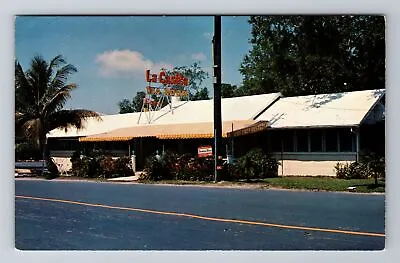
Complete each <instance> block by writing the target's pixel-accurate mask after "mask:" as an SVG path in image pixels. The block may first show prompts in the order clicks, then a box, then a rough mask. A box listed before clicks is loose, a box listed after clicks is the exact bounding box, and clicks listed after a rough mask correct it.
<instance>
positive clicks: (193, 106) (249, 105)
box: [154, 93, 281, 124]
mask: <svg viewBox="0 0 400 263" xmlns="http://www.w3.org/2000/svg"><path fill="white" fill-rule="evenodd" d="M280 96H281V94H280V93H270V94H260V95H252V96H243V97H234V98H223V99H221V118H222V121H232V120H252V119H254V118H255V117H256V116H257V115H258V114H260V113H261V112H262V110H264V109H265V108H266V107H268V106H269V105H271V104H272V103H273V102H274V101H275V100H276V99H277V98H279V97H280ZM167 107H168V106H167ZM213 120H214V100H213V99H210V100H197V101H187V102H184V103H183V104H182V105H180V106H178V107H176V108H175V109H174V110H173V112H172V113H171V112H169V113H168V114H164V115H162V116H161V117H159V118H158V119H156V120H155V122H154V123H156V124H170V123H171V124H172V123H197V122H212V121H213Z"/></svg>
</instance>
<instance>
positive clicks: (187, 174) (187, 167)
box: [175, 154, 214, 181]
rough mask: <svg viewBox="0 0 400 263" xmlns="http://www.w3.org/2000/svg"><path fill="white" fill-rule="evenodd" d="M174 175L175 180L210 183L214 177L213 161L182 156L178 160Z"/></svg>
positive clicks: (186, 155) (187, 155) (188, 155)
mask: <svg viewBox="0 0 400 263" xmlns="http://www.w3.org/2000/svg"><path fill="white" fill-rule="evenodd" d="M175 174H176V175H175V180H186V181H211V180H213V177H214V176H213V174H214V162H213V159H208V158H199V157H197V156H196V157H193V156H191V155H190V154H185V155H182V156H181V157H179V158H178V165H177V170H176V171H175Z"/></svg>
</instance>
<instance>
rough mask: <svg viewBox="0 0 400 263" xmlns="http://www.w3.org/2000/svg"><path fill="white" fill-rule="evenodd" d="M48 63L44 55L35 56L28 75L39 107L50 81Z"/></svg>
mask: <svg viewBox="0 0 400 263" xmlns="http://www.w3.org/2000/svg"><path fill="white" fill-rule="evenodd" d="M47 69H48V64H47V62H46V61H45V60H44V59H43V57H42V56H35V57H34V58H33V59H32V61H31V67H30V69H29V70H28V71H27V73H26V75H27V77H28V80H29V82H30V84H31V86H32V87H33V91H32V92H33V95H34V99H35V101H36V104H37V106H38V107H40V105H39V104H40V101H41V97H42V96H43V95H44V94H45V93H46V91H47V88H48V83H49V81H50V79H49V76H48V75H47Z"/></svg>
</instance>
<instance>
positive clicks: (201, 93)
mask: <svg viewBox="0 0 400 263" xmlns="http://www.w3.org/2000/svg"><path fill="white" fill-rule="evenodd" d="M208 99H210V97H209V96H208V89H207V88H202V89H200V90H198V91H196V93H195V94H194V95H193V96H192V98H191V100H208Z"/></svg>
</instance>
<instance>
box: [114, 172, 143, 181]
mask: <svg viewBox="0 0 400 263" xmlns="http://www.w3.org/2000/svg"><path fill="white" fill-rule="evenodd" d="M142 173H143V172H136V173H135V175H134V176H127V177H117V178H110V179H107V181H114V182H133V181H137V180H139V178H140V175H141V174H142Z"/></svg>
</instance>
